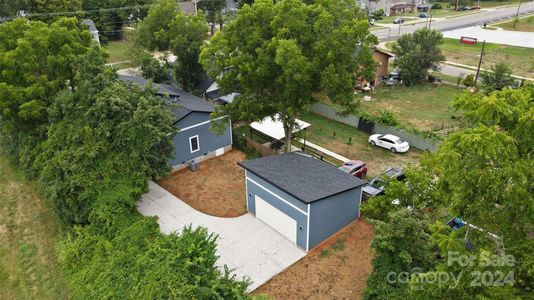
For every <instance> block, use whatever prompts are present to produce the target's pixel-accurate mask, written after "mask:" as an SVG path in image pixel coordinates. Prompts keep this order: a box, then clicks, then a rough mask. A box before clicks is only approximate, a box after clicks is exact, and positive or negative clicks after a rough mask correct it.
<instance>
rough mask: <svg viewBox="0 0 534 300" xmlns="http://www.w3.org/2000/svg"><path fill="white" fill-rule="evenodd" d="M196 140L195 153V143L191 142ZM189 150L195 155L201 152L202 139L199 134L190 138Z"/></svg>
mask: <svg viewBox="0 0 534 300" xmlns="http://www.w3.org/2000/svg"><path fill="white" fill-rule="evenodd" d="M194 138H196V139H197V150H194V151H193V143H191V140H193V139H194ZM189 150H190V151H191V153H195V152H197V151H200V139H199V138H198V134H197V135H194V136H192V137H189Z"/></svg>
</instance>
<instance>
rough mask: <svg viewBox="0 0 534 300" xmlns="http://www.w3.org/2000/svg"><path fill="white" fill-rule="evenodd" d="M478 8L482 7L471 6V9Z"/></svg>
mask: <svg viewBox="0 0 534 300" xmlns="http://www.w3.org/2000/svg"><path fill="white" fill-rule="evenodd" d="M477 9H480V6H478V5H477V6H471V10H477Z"/></svg>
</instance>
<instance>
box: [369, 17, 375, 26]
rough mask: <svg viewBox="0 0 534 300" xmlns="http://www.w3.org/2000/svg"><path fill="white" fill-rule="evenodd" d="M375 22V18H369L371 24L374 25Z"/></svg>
mask: <svg viewBox="0 0 534 300" xmlns="http://www.w3.org/2000/svg"><path fill="white" fill-rule="evenodd" d="M375 22H376V20H375V19H374V18H369V24H371V26H373V25H375Z"/></svg>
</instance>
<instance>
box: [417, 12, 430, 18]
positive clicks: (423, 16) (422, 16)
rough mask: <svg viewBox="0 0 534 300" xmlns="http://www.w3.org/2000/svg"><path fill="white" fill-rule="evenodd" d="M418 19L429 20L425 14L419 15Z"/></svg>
mask: <svg viewBox="0 0 534 300" xmlns="http://www.w3.org/2000/svg"><path fill="white" fill-rule="evenodd" d="M418 17H419V18H421V19H427V18H428V14H424V13H423V14H419V15H418Z"/></svg>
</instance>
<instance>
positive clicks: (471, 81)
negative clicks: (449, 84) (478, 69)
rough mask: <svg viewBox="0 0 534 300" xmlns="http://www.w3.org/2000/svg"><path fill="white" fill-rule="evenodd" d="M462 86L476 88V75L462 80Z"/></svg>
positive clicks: (470, 75)
mask: <svg viewBox="0 0 534 300" xmlns="http://www.w3.org/2000/svg"><path fill="white" fill-rule="evenodd" d="M462 84H463V85H465V86H466V87H472V86H475V75H473V74H469V75H467V76H465V78H464V79H463V80H462Z"/></svg>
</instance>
